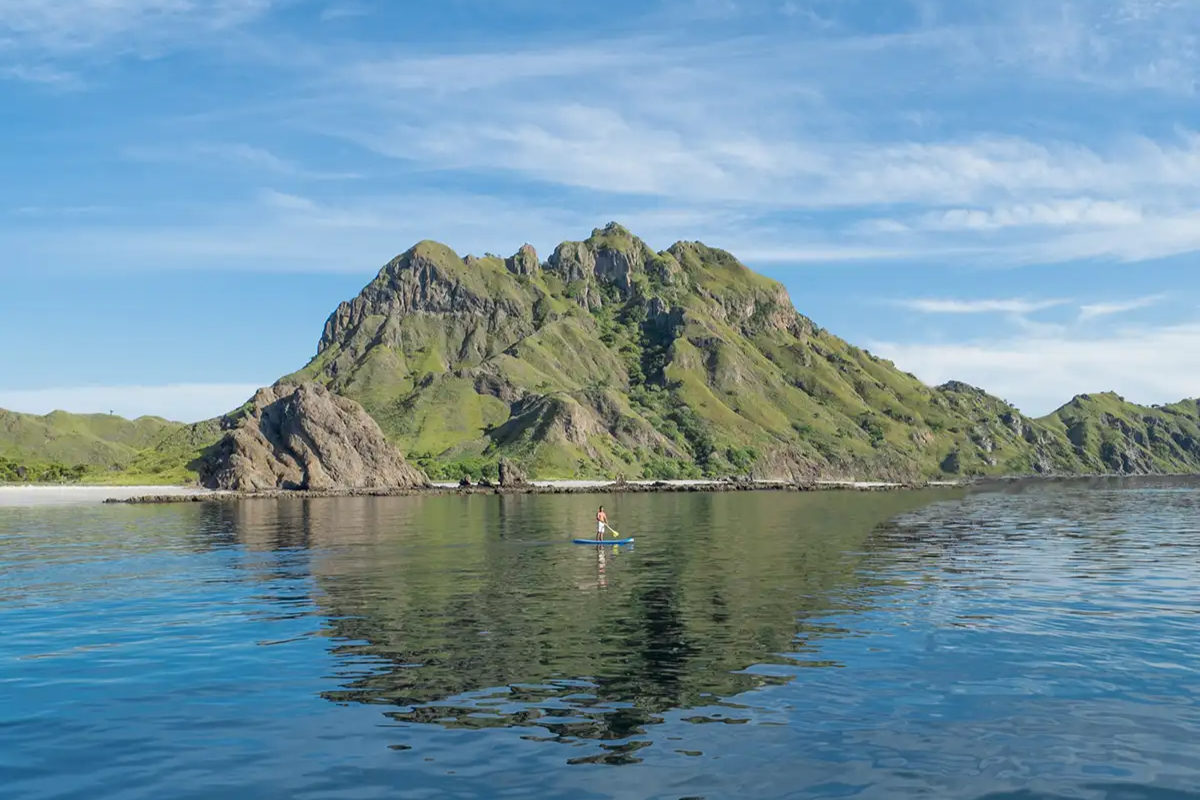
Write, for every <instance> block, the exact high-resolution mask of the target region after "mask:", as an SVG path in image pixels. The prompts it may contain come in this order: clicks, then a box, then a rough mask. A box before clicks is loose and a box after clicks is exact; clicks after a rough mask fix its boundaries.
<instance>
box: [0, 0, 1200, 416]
mask: <svg viewBox="0 0 1200 800" xmlns="http://www.w3.org/2000/svg"><path fill="white" fill-rule="evenodd" d="M1198 43H1200V0H1003V2H1001V1H1000V0H987V1H986V2H985V1H984V0H605V2H603V3H600V2H584V1H583V0H578V1H576V2H569V3H568V2H562V1H561V0H439V2H436V3H434V2H425V1H424V0H421V1H420V2H417V1H416V0H56V2H53V3H51V2H46V0H0V176H3V177H2V179H0V341H3V342H5V344H6V346H5V347H4V349H3V351H2V352H3V355H2V356H0V407H4V408H9V409H13V410H18V411H28V412H33V413H46V412H48V411H50V410H52V409H54V408H63V409H66V410H70V411H77V412H89V411H96V412H107V411H115V412H116V413H119V414H123V415H125V416H137V415H140V414H157V415H161V416H166V417H168V418H172V419H178V420H182V421H193V420H198V419H202V418H207V417H211V416H213V415H216V414H219V413H222V412H224V411H227V410H229V409H231V408H233V407H235V406H237V405H238V404H240V403H241V402H242V401H243V400H245V399H246V398H248V397H249V396H250V395H251V394H252V393H253V391H254V389H255V388H257V387H259V386H263V385H267V384H270V383H272V382H273V381H274V380H276V379H277V378H278V377H280V376H282V375H284V374H287V373H290V372H292V371H294V370H296V369H298V368H300V367H302V366H303V365H304V364H305V363H306V362H307V360H308V359H310V358H311V357H312V356H313V355H314V354H315V349H316V344H317V340H318V338H319V336H320V333H321V329H322V327H323V324H324V321H325V319H326V317H327V316H328V315H329V313H330V312H331V311H333V309H334V308H335V307H336V306H337V304H338V303H339V302H340V301H342V300H347V299H350V298H352V297H353V296H354V295H356V294H357V293H358V291H359V290H360V289H361V288H362V287H363V286H364V285H365V284H366V283H368V282H369V281H370V280H371V279H372V278H373V277H374V275H375V273H376V272H377V271H378V269H379V268H380V267H381V266H382V265H383V264H384V263H386V262H387V261H388V260H389V259H391V258H392V257H394V256H395V255H397V254H398V253H401V252H403V251H404V250H406V249H407V248H409V247H410V246H411V245H412V244H414V243H415V242H417V241H419V240H421V239H437V240H439V241H442V242H445V243H446V244H448V245H450V246H451V247H453V248H454V249H455V250H456V251H457V252H459V253H460V254H462V255H466V254H468V253H474V254H476V255H479V254H482V253H484V252H494V253H499V254H511V253H513V252H515V251H516V250H517V248H518V247H519V246H520V245H521V244H523V243H526V242H528V243H531V244H533V245H534V246H535V247H536V248H537V249H538V251H539V253H540V254H541V255H542V256H543V258H544V257H545V256H546V255H548V254H549V253H550V252H551V251H552V249H553V247H554V245H555V244H557V243H558V242H560V241H562V240H567V239H582V238H586V237H587V236H588V235H589V233H590V232H591V230H592V229H593V228H595V227H598V226H602V225H604V224H605V223H607V222H609V221H617V222H620V223H621V224H623V225H625V226H626V227H628V228H630V229H631V230H632V231H633V232H634V233H636V234H638V235H639V236H641V237H642V238H643V239H645V240H646V241H647V242H648V243H649V244H650V245H651V246H653V247H655V248H660V249H661V248H666V247H668V246H670V244H671V243H673V242H675V241H677V240H700V241H703V242H705V243H706V244H709V245H711V246H715V247H721V248H724V249H726V250H729V251H730V252H732V253H734V254H735V255H736V256H738V257H739V258H740V259H741V260H742V261H743V262H744V263H746V264H747V265H748V266H750V267H752V268H754V269H756V270H758V271H760V272H762V273H764V274H766V275H769V276H771V277H773V278H776V279H778V280H779V281H781V282H783V283H784V284H785V285H786V287H787V289H788V291H789V293H790V294H791V297H792V299H793V301H794V302H795V304H796V306H797V308H798V309H799V310H800V311H801V312H802V313H804V314H806V315H807V316H809V317H811V318H812V319H813V320H814V321H816V322H817V323H818V324H819V325H821V326H823V327H825V328H827V329H828V330H830V331H831V332H833V333H835V334H837V335H839V336H842V337H843V338H846V339H848V340H849V341H851V342H853V343H855V344H857V345H859V346H861V347H864V348H867V349H869V350H870V351H871V352H873V353H875V354H877V355H880V356H883V357H886V358H890V359H892V360H893V361H894V362H895V363H896V364H897V366H899V367H900V368H902V369H904V370H906V371H910V372H913V373H914V374H916V375H917V376H918V377H920V378H921V379H922V380H925V381H926V382H929V383H932V384H936V383H941V382H943V381H946V380H949V379H957V380H962V381H966V382H968V383H972V384H975V385H977V386H980V387H982V388H984V389H987V390H988V391H990V392H992V393H993V394H996V395H998V396H1000V397H1002V398H1004V399H1006V400H1008V401H1010V402H1012V403H1014V404H1016V405H1017V406H1018V407H1019V408H1021V409H1022V410H1023V411H1024V412H1025V413H1027V414H1030V415H1035V416H1036V415H1041V414H1045V413H1049V412H1050V411H1052V410H1053V409H1055V408H1056V407H1058V406H1059V405H1061V404H1063V403H1065V402H1067V401H1069V400H1070V399H1071V398H1072V397H1073V396H1074V395H1076V394H1079V393H1083V392H1100V391H1109V390H1111V391H1116V392H1118V393H1120V394H1121V395H1123V396H1124V397H1126V398H1127V399H1130V400H1133V401H1136V402H1141V403H1147V404H1149V403H1165V402H1174V401H1177V400H1180V399H1183V398H1185V397H1196V396H1200V268H1198V263H1197V262H1198V259H1197V251H1198V250H1200V103H1197V79H1198V78H1200V58H1197V55H1198V54H1197V52H1196V50H1197V47H1198V46H1200V44H1198Z"/></svg>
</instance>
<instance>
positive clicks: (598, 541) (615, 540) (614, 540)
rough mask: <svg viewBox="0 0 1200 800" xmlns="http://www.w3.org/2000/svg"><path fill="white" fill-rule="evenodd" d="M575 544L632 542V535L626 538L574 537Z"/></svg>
mask: <svg viewBox="0 0 1200 800" xmlns="http://www.w3.org/2000/svg"><path fill="white" fill-rule="evenodd" d="M575 544H633V537H632V536H630V537H629V538H628V539H576V540H575Z"/></svg>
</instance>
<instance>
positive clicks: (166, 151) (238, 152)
mask: <svg viewBox="0 0 1200 800" xmlns="http://www.w3.org/2000/svg"><path fill="white" fill-rule="evenodd" d="M125 156H126V157H127V158H130V159H133V160H135V161H147V162H166V161H173V162H180V163H189V164H213V163H224V164H227V165H230V166H234V167H242V168H246V167H249V168H252V169H256V170H260V171H263V172H270V173H274V174H276V175H286V176H289V177H294V178H307V179H313V180H352V179H356V178H361V177H362V176H361V175H359V174H358V173H354V172H324V171H321V170H310V169H305V168H304V167H301V166H300V165H298V164H296V163H295V162H293V161H289V160H288V159H285V158H281V157H279V156H277V155H275V154H274V153H272V152H271V151H270V150H267V149H266V148H263V147H255V146H254V145H250V144H245V143H241V142H215V143H212V142H210V143H196V144H190V145H177V144H172V145H141V146H133V147H127V148H126V149H125Z"/></svg>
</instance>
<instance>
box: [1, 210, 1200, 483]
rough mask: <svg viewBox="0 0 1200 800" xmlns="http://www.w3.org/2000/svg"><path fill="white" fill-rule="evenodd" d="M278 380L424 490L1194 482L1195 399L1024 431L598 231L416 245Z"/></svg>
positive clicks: (206, 432) (973, 391) (950, 390)
mask: <svg viewBox="0 0 1200 800" xmlns="http://www.w3.org/2000/svg"><path fill="white" fill-rule="evenodd" d="M281 380H282V381H284V382H295V383H302V382H307V381H312V382H315V383H317V384H320V385H322V386H325V387H327V388H329V389H330V390H332V391H333V392H334V393H336V394H339V395H343V396H345V397H347V398H350V399H352V400H355V401H357V402H359V403H361V404H362V406H363V407H364V408H365V409H366V411H367V412H368V413H369V414H370V415H371V417H372V418H373V419H375V420H376V421H377V422H378V424H379V426H380V428H381V430H382V431H383V432H384V434H385V435H386V437H387V439H388V441H390V442H391V443H392V444H394V445H396V446H397V447H399V449H400V450H401V451H402V452H403V453H404V454H405V455H406V456H407V457H408V459H409V460H410V461H411V462H412V463H414V464H416V465H417V466H420V467H422V468H424V469H425V470H426V471H427V472H428V473H429V474H430V476H431V477H440V478H456V477H459V476H461V475H465V474H469V475H472V476H473V477H480V476H481V475H484V474H486V475H488V476H489V477H495V471H496V468H497V465H498V462H499V460H500V459H501V458H506V459H509V460H510V461H511V462H513V463H516V464H519V465H520V467H521V468H522V469H524V470H525V471H526V472H528V473H529V474H530V475H532V476H534V477H539V478H570V477H616V476H618V475H624V476H627V477H630V478H634V477H647V478H678V477H701V476H719V475H727V474H749V475H753V476H756V477H764V478H765V477H772V478H786V479H813V478H838V479H846V478H857V479H866V478H874V479H883V478H886V479H897V480H919V479H927V478H937V477H945V476H956V477H957V476H972V475H1005V474H1008V475H1036V474H1042V475H1064V474H1102V473H1113V474H1136V473H1165V472H1198V471H1200V403H1198V402H1197V401H1194V400H1183V401H1179V402H1177V403H1172V404H1167V405H1162V406H1152V407H1146V406H1138V405H1136V404H1132V403H1128V402H1126V401H1124V400H1123V399H1122V398H1120V397H1119V396H1118V395H1116V394H1114V393H1108V392H1106V393H1095V394H1081V395H1077V396H1076V397H1074V398H1072V399H1071V400H1070V401H1068V402H1067V403H1065V404H1064V405H1063V406H1062V407H1061V408H1059V409H1057V410H1056V411H1055V412H1053V413H1051V414H1049V415H1046V416H1045V417H1041V418H1031V417H1027V416H1025V415H1024V414H1022V413H1021V412H1020V410H1018V409H1017V408H1015V407H1014V406H1012V405H1011V404H1009V403H1007V402H1006V401H1004V400H1001V399H1000V398H997V397H994V396H992V395H990V394H988V393H987V392H986V391H984V390H983V389H981V388H979V387H974V386H970V385H968V384H966V383H963V382H960V381H949V382H947V383H944V384H942V385H941V386H936V387H933V386H928V385H926V384H924V383H923V382H921V381H920V380H919V379H917V378H916V377H915V376H914V375H912V374H911V373H907V372H903V371H901V370H900V369H899V368H898V367H896V365H895V364H893V363H892V362H890V361H887V360H885V359H882V358H879V357H878V356H875V355H873V354H871V353H869V352H868V351H865V350H862V349H860V348H858V347H855V346H854V345H852V344H850V343H849V342H846V341H845V340H843V339H840V338H838V337H837V336H834V335H833V334H832V333H830V332H828V331H827V330H825V329H824V328H822V327H820V326H818V325H817V324H816V323H814V322H813V320H811V319H810V318H809V317H807V316H805V315H803V314H802V313H800V312H799V311H798V310H797V309H796V307H795V305H794V303H793V302H792V300H791V298H790V296H789V294H788V292H787V290H786V289H785V288H784V287H783V286H782V284H780V283H778V282H777V281H774V280H772V279H770V278H767V277H765V276H763V275H760V274H758V273H756V272H754V271H753V270H751V269H749V268H748V267H746V266H745V265H744V264H742V263H741V262H740V261H738V259H737V258H736V257H735V256H733V255H732V254H730V253H728V252H726V251H724V250H719V249H716V248H711V247H708V246H706V245H704V244H703V243H701V242H685V241H680V242H676V243H675V244H673V245H671V247H669V248H667V249H666V250H661V251H655V250H653V249H652V248H651V247H649V246H648V245H647V244H646V243H645V242H643V241H642V240H641V239H639V238H638V237H636V236H634V235H633V234H632V233H631V232H630V231H628V230H627V229H626V228H624V227H622V226H620V225H618V224H616V223H610V224H609V225H607V226H605V227H603V228H596V229H594V230H593V231H592V233H591V236H589V237H588V238H587V239H585V240H581V241H566V242H563V243H561V244H559V245H558V246H557V247H556V248H555V249H554V251H553V253H552V254H551V255H550V256H549V257H547V258H546V259H545V260H542V259H540V258H539V256H538V254H537V252H536V250H535V249H534V248H533V247H531V246H530V245H524V246H522V247H521V248H520V249H519V250H518V251H517V252H516V253H515V254H513V255H512V256H510V257H507V258H502V257H499V256H494V255H490V254H489V255H485V256H483V257H475V256H471V255H468V256H465V257H464V256H459V255H458V254H457V253H456V252H455V251H454V250H452V249H451V248H450V247H448V246H446V245H444V244H441V243H438V242H434V241H432V240H423V241H420V242H418V243H416V244H415V245H413V246H412V247H410V248H409V249H408V250H406V251H405V252H404V253H401V254H400V255H398V256H396V257H395V258H393V259H392V260H390V261H389V262H388V263H387V264H385V265H384V266H383V267H382V268H381V269H380V270H379V271H378V273H377V274H376V276H375V277H374V279H372V280H371V281H370V282H369V283H368V284H367V285H366V286H365V287H364V288H363V290H362V291H361V292H360V293H359V294H358V295H357V296H356V297H354V298H352V299H350V300H346V301H343V302H341V303H339V304H338V306H337V307H336V309H335V310H334V311H333V312H332V313H331V314H330V315H329V317H328V318H327V320H326V323H325V325H324V327H323V329H322V331H321V335H320V338H319V340H318V345H317V349H316V354H315V355H314V356H313V358H312V359H311V360H310V361H309V363H308V364H306V365H305V366H303V367H302V368H301V369H300V370H298V371H297V372H295V373H292V374H290V375H288V376H285V377H284V378H283V379H281ZM220 428H221V422H220V420H209V421H207V422H205V423H199V424H198V425H195V426H186V427H184V428H181V429H171V430H168V431H164V432H163V435H162V437H161V439H162V441H161V442H155V443H153V444H152V445H151V446H149V447H147V448H145V449H144V450H143V451H142V452H141V453H139V455H138V456H137V459H135V461H137V464H136V465H134V466H135V467H136V468H137V469H138V470H140V471H142V472H143V473H144V472H145V471H146V470H151V471H153V470H156V469H157V470H160V471H161V472H163V473H167V472H169V473H170V474H172V475H178V474H180V473H187V474H191V472H192V471H194V470H193V469H192V468H191V467H189V466H188V465H189V464H194V463H195V458H197V457H198V456H197V453H198V452H199V451H201V450H203V449H204V448H205V447H210V446H211V445H212V442H211V441H208V440H209V439H210V438H212V437H213V436H214V435H216V433H217V432H218V431H219V430H220ZM206 442H207V444H206ZM0 447H2V442H0ZM3 453H4V451H3V449H0V455H3ZM185 457H186V458H188V459H191V460H188V461H183V460H181V459H184V458H185ZM151 474H156V473H153V472H152V473H151Z"/></svg>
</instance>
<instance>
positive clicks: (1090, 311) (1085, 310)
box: [1079, 294, 1166, 320]
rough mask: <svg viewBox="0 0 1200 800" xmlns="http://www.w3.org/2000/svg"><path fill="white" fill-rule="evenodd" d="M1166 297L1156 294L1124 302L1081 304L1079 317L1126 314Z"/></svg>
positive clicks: (1092, 317)
mask: <svg viewBox="0 0 1200 800" xmlns="http://www.w3.org/2000/svg"><path fill="white" fill-rule="evenodd" d="M1164 299H1166V296H1165V295H1161V294H1156V295H1150V296H1148V297H1138V298H1134V299H1133V300H1125V301H1122V302H1113V303H1089V304H1088V305H1084V306H1080V308H1079V318H1080V319H1081V320H1089V319H1096V318H1097V317H1109V316H1112V315H1114V314H1124V313H1126V312H1129V311H1137V310H1139V309H1142V308H1149V307H1150V306H1153V305H1157V304H1158V303H1161V302H1162V301H1163V300H1164Z"/></svg>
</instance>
